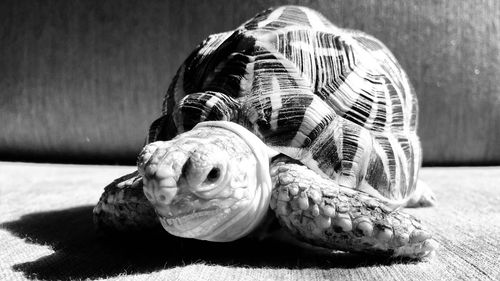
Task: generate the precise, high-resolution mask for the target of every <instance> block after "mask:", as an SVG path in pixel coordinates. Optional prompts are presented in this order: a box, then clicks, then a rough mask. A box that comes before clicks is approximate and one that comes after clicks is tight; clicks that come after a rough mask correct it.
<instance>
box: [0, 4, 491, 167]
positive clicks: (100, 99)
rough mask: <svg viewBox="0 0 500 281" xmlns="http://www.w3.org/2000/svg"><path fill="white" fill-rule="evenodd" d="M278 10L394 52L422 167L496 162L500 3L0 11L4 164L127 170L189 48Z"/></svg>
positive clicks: (10, 7)
mask: <svg viewBox="0 0 500 281" xmlns="http://www.w3.org/2000/svg"><path fill="white" fill-rule="evenodd" d="M271 3H272V4H271ZM285 3H293V4H300V5H306V6H309V7H311V8H314V9H316V10H319V11H320V12H322V13H323V14H324V15H325V16H326V17H327V18H329V19H330V20H331V21H332V22H334V23H336V24H337V25H339V26H342V27H348V28H354V29H360V30H363V31H365V32H367V33H370V34H372V35H374V36H376V37H377V38H379V39H381V40H382V41H383V42H384V43H385V44H386V45H387V46H388V47H389V48H390V49H391V50H392V51H393V52H394V54H395V55H396V57H397V58H398V59H399V61H400V63H401V64H402V65H403V67H404V68H405V69H406V71H407V72H408V75H409V76H410V78H411V80H412V81H413V84H414V86H415V88H416V91H417V93H418V97H419V100H420V108H421V111H420V129H419V132H420V136H421V139H422V142H423V147H424V161H425V163H426V164H427V165H433V164H443V165H457V164H459V165H463V164H498V163H500V148H499V144H500V32H499V28H500V4H499V3H500V2H499V1H496V0H489V1H437V0H436V1H390V0H371V1H366V0H356V1H353V0H344V1H329V0H323V1H271V2H270V1H215V0H212V1H180V0H179V1H118V0H116V1H89V0H81V1H77V0H60V1H41V0H40V1H24V0H19V1H0V38H1V46H0V120H1V127H0V160H23V161H56V162H59V161H63V162H80V163H81V162H94V163H133V162H134V161H135V156H136V154H137V153H138V151H139V150H140V148H141V146H142V144H143V141H144V136H145V135H146V132H147V127H148V124H149V123H150V122H151V121H152V120H153V119H154V118H156V117H157V116H158V115H159V114H160V106H161V101H162V96H163V95H164V93H165V90H166V89H167V87H168V84H169V82H170V80H171V78H172V76H173V74H174V71H175V70H176V69H177V67H178V66H179V65H180V64H181V63H182V61H183V60H184V58H185V57H186V56H187V55H188V53H189V52H190V51H191V50H192V49H193V48H194V46H195V45H196V44H197V43H198V42H200V41H201V40H203V39H204V38H205V37H206V36H207V35H209V34H211V33H215V32H221V31H226V30H229V29H233V28H234V27H236V26H238V25H239V24H241V23H242V22H243V21H245V20H247V19H248V18H250V17H251V16H253V15H254V14H255V13H257V12H259V11H260V10H263V9H265V8H267V7H269V6H272V5H279V4H285Z"/></svg>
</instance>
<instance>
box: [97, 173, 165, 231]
mask: <svg viewBox="0 0 500 281" xmlns="http://www.w3.org/2000/svg"><path fill="white" fill-rule="evenodd" d="M142 185H143V183H142V176H140V175H139V172H137V171H135V172H133V173H131V174H128V175H125V176H122V177H120V178H118V179H116V180H114V181H113V182H112V183H110V184H108V185H107V186H106V187H105V188H104V193H103V194H102V195H101V198H100V199H99V202H98V203H97V205H96V206H95V207H94V211H93V213H94V224H95V225H96V226H97V229H98V230H104V231H106V230H112V231H116V230H118V231H145V230H148V229H152V228H158V227H159V228H161V226H160V222H159V221H158V218H157V216H156V213H155V210H154V208H153V206H152V205H151V203H149V201H148V200H147V198H146V196H144V192H143V190H142Z"/></svg>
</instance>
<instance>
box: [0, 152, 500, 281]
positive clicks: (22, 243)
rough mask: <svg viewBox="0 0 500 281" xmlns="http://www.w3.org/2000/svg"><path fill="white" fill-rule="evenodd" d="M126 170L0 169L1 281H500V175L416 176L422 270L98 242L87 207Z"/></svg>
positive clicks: (284, 248) (128, 238) (166, 239)
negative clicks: (421, 187)
mask: <svg viewBox="0 0 500 281" xmlns="http://www.w3.org/2000/svg"><path fill="white" fill-rule="evenodd" d="M133 170H134V167H132V166H86V165H56V164H29V163H13V162H0V171H1V173H0V182H1V185H0V280H24V279H41V280H77V279H104V280H307V281H313V280H332V279H335V280H499V279H500V260H499V259H500V246H499V245H500V204H498V202H500V189H499V188H498V186H499V183H500V167H457V168H424V169H423V170H422V172H421V178H422V179H423V180H425V181H426V182H427V183H428V184H429V185H431V186H432V187H433V189H434V190H435V192H436V194H437V197H438V199H439V205H438V206H436V207H433V208H423V209H409V210H407V211H408V212H410V213H412V214H414V215H416V216H418V217H419V218H421V220H422V222H423V223H424V224H425V225H427V226H428V227H429V229H430V231H431V232H432V233H433V234H434V235H435V237H436V239H437V240H438V241H439V243H440V245H441V248H440V249H439V251H438V252H437V255H436V256H435V257H434V259H432V260H430V261H427V262H420V263H415V262H405V261H386V260H383V259H380V258H369V257H366V256H362V255H353V254H347V253H342V252H335V253H323V252H312V251H310V250H308V249H305V248H301V247H298V246H290V245H288V244H284V243H281V242H277V241H263V242H261V243H257V242H255V241H249V240H243V241H239V242H234V243H208V242H201V241H195V240H185V239H180V238H174V237H171V236H169V235H168V234H166V233H165V232H158V233H147V234H134V235H123V234H112V235H109V234H108V235H107V236H106V235H104V236H103V235H99V234H98V233H97V232H96V231H95V229H94V227H93V224H92V207H93V205H94V204H95V203H96V202H97V200H98V198H99V196H100V194H101V191H102V187H103V186H104V185H106V184H107V183H108V182H110V181H111V180H113V179H114V178H116V177H119V176H121V175H123V174H125V173H128V172H131V171H133Z"/></svg>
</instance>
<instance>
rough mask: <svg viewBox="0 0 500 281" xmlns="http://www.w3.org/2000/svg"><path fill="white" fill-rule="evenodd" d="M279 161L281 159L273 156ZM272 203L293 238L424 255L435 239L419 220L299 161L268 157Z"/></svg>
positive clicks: (354, 248) (366, 250)
mask: <svg viewBox="0 0 500 281" xmlns="http://www.w3.org/2000/svg"><path fill="white" fill-rule="evenodd" d="M278 161H281V160H278ZM271 177H272V180H273V186H274V189H273V194H272V198H271V209H273V210H275V213H276V216H277V217H278V220H279V221H280V223H281V224H282V225H284V226H285V227H286V228H287V229H288V230H289V231H290V232H291V233H292V234H293V235H294V236H295V237H296V238H298V239H299V240H302V241H305V242H307V243H310V244H313V245H316V246H321V247H324V248H330V249H337V250H343V251H352V252H362V253H368V254H382V255H388V256H398V257H409V258H416V259H419V258H423V257H426V256H431V255H432V254H433V252H434V250H435V249H436V248H437V247H438V244H437V242H436V241H435V240H434V239H432V237H431V235H430V234H429V233H428V232H426V231H425V230H424V229H423V227H422V225H421V224H420V222H419V221H418V220H417V219H416V218H414V217H412V216H411V215H408V214H405V213H403V212H401V211H399V210H396V211H393V210H392V209H389V208H388V207H387V206H385V205H384V203H383V202H382V201H381V200H379V199H376V198H374V197H372V196H370V195H368V194H365V193H363V192H359V191H356V190H352V189H350V188H344V187H339V186H338V185H337V184H336V183H335V182H334V181H332V180H330V179H326V178H323V177H321V176H318V175H317V174H316V173H314V172H313V171H312V170H309V169H308V168H307V167H305V166H303V165H299V164H291V163H286V162H273V164H272V168H271Z"/></svg>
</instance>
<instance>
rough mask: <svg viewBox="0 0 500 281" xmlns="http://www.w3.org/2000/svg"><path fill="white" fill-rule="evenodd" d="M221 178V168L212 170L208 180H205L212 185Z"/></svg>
mask: <svg viewBox="0 0 500 281" xmlns="http://www.w3.org/2000/svg"><path fill="white" fill-rule="evenodd" d="M219 177H220V169H219V168H212V170H210V172H209V173H208V175H207V179H206V180H205V182H207V183H212V182H214V181H216V180H217V179H219Z"/></svg>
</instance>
